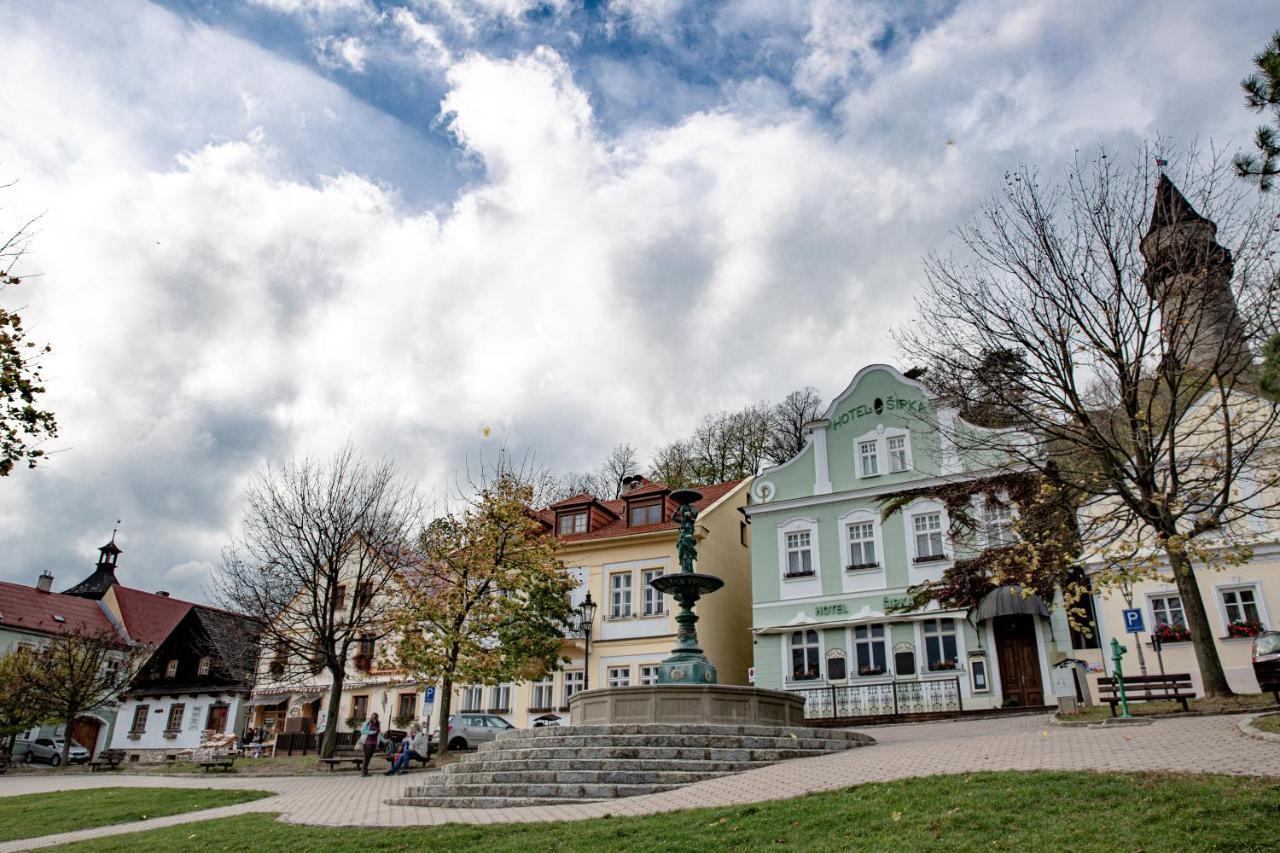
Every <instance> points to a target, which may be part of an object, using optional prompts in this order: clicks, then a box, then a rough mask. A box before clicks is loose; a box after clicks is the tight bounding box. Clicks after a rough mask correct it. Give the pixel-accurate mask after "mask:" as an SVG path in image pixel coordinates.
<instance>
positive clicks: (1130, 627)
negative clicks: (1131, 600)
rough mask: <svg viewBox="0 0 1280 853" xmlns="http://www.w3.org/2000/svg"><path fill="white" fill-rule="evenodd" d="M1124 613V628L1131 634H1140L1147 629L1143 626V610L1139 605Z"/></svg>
mask: <svg viewBox="0 0 1280 853" xmlns="http://www.w3.org/2000/svg"><path fill="white" fill-rule="evenodd" d="M1122 612H1123V613H1124V629H1125V630H1126V631H1128V632H1129V633H1130V634H1140V633H1142V632H1143V631H1145V630H1146V629H1145V628H1144V627H1143V626H1142V611H1141V610H1139V609H1138V608H1137V607H1134V608H1132V609H1128V610H1124V611H1122Z"/></svg>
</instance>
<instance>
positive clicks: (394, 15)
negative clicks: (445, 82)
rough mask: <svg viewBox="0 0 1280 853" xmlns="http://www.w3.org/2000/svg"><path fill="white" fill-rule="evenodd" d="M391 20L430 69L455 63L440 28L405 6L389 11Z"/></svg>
mask: <svg viewBox="0 0 1280 853" xmlns="http://www.w3.org/2000/svg"><path fill="white" fill-rule="evenodd" d="M388 15H389V17H390V20H391V22H392V23H393V24H394V25H395V26H396V28H397V29H398V30H399V31H400V35H401V37H402V38H403V39H404V40H405V41H407V42H409V43H410V44H411V45H413V48H414V54H415V56H416V57H417V59H418V62H419V63H420V64H421V65H422V66H424V67H426V68H429V69H436V70H439V69H444V68H448V67H449V66H450V65H452V64H453V54H452V52H451V51H450V50H449V48H448V46H447V45H446V44H445V40H444V36H443V34H441V32H440V28H439V27H436V26H433V25H432V24H429V23H427V22H425V21H422V20H419V19H418V17H417V16H416V15H414V14H413V12H411V11H409V10H408V9H404V8H397V9H392V10H390V12H388Z"/></svg>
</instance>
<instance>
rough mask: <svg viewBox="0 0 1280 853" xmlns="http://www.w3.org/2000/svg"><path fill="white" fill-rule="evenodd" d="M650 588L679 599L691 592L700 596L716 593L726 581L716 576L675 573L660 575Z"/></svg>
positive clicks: (650, 584)
mask: <svg viewBox="0 0 1280 853" xmlns="http://www.w3.org/2000/svg"><path fill="white" fill-rule="evenodd" d="M649 586H651V587H653V588H654V589H656V590H657V591H658V592H661V593H665V594H667V595H670V596H673V597H676V598H678V597H680V596H681V595H688V594H689V593H691V592H692V593H696V594H697V595H699V596H703V595H706V594H707V593H709V592H715V591H716V590H718V589H719V588H720V587H722V586H724V580H723V579H721V578H718V577H716V576H715V575H704V574H702V573H700V572H673V573H671V574H669V575H659V576H658V577H656V578H654V579H653V580H651V581H649Z"/></svg>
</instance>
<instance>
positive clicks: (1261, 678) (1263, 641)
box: [1253, 631, 1280, 699]
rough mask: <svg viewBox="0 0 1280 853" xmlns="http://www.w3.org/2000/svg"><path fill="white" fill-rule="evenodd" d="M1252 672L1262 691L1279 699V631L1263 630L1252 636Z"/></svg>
mask: <svg viewBox="0 0 1280 853" xmlns="http://www.w3.org/2000/svg"><path fill="white" fill-rule="evenodd" d="M1253 674H1254V675H1255V676H1256V677H1257V679H1258V687H1260V688H1261V689H1262V692H1263V693H1275V694H1276V697H1277V698H1278V699H1280V631H1263V632H1262V633H1261V634H1259V635H1258V636H1256V637H1254V638H1253Z"/></svg>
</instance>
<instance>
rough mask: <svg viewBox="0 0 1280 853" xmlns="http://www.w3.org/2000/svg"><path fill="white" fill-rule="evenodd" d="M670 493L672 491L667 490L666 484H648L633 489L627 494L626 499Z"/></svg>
mask: <svg viewBox="0 0 1280 853" xmlns="http://www.w3.org/2000/svg"><path fill="white" fill-rule="evenodd" d="M669 491H671V489H669V488H667V484H666V483H646V484H645V485H643V486H641V487H640V488H638V489H632V490H631V491H629V492H627V493H626V495H625V496H624V497H628V498H638V497H640V496H641V495H656V494H658V493H659V492H669Z"/></svg>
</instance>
